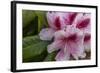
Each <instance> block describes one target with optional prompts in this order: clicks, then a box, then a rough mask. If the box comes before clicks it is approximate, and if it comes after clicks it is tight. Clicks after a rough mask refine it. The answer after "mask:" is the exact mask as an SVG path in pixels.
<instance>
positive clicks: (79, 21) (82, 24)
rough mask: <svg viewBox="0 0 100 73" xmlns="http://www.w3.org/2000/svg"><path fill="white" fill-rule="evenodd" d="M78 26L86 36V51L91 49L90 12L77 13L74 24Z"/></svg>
mask: <svg viewBox="0 0 100 73" xmlns="http://www.w3.org/2000/svg"><path fill="white" fill-rule="evenodd" d="M72 25H74V26H75V27H76V28H78V29H80V30H81V31H83V33H84V35H85V37H84V48H85V49H86V51H90V48H91V45H90V44H91V23H90V14H83V13H79V14H77V16H76V18H75V20H74V21H73V24H72Z"/></svg>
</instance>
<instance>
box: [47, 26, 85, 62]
mask: <svg viewBox="0 0 100 73" xmlns="http://www.w3.org/2000/svg"><path fill="white" fill-rule="evenodd" d="M54 37H55V39H54V42H53V43H52V44H50V45H48V52H49V53H51V52H53V51H57V50H59V52H58V54H57V56H56V58H55V59H56V60H57V61H61V60H68V59H70V56H73V58H74V59H78V58H79V57H80V58H83V57H85V53H84V46H83V40H84V39H83V38H84V36H83V32H81V31H80V30H79V29H76V28H75V27H73V26H70V25H69V26H67V28H65V29H64V30H59V31H57V32H55V35H54Z"/></svg>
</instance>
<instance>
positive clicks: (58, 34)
mask: <svg viewBox="0 0 100 73" xmlns="http://www.w3.org/2000/svg"><path fill="white" fill-rule="evenodd" d="M63 37H65V31H64V30H58V31H56V32H55V34H54V38H55V40H60V39H62V38H63Z"/></svg>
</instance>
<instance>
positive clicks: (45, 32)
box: [39, 28, 55, 40]
mask: <svg viewBox="0 0 100 73" xmlns="http://www.w3.org/2000/svg"><path fill="white" fill-rule="evenodd" d="M54 33H55V30H53V29H51V28H44V29H42V30H41V31H40V33H39V36H40V39H41V40H51V39H52V38H53V36H54Z"/></svg>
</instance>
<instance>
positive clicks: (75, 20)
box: [39, 12, 91, 61]
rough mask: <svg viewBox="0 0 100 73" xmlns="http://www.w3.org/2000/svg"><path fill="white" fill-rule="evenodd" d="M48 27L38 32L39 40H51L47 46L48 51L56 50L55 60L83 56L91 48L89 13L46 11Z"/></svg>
mask: <svg viewBox="0 0 100 73" xmlns="http://www.w3.org/2000/svg"><path fill="white" fill-rule="evenodd" d="M46 15H47V21H48V25H49V27H48V28H43V29H42V30H41V31H40V33H39V36H40V39H41V40H52V39H53V42H52V43H51V44H50V45H48V46H47V51H48V52H49V53H51V52H53V51H58V53H57V55H56V57H55V60H56V61H63V60H69V59H70V58H71V56H72V57H73V58H74V59H79V58H85V57H86V53H85V52H86V51H87V52H88V51H90V48H91V45H90V43H91V41H90V40H91V23H90V14H89V13H77V12H47V14H46Z"/></svg>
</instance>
